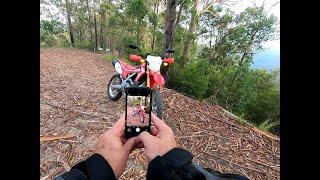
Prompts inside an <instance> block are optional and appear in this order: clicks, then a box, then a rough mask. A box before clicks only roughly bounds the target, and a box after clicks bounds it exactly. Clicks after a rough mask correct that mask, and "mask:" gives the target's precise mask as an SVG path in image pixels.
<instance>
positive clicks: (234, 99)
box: [169, 59, 280, 133]
mask: <svg viewBox="0 0 320 180" xmlns="http://www.w3.org/2000/svg"><path fill="white" fill-rule="evenodd" d="M243 68H244V69H245V70H241V73H239V75H238V76H237V77H236V79H235V80H234V84H233V86H231V87H230V82H232V80H233V77H234V74H235V73H236V72H239V67H236V66H234V67H221V66H215V65H212V64H210V63H209V61H206V60H203V59H194V60H192V62H191V63H189V64H188V65H187V66H186V67H185V68H181V67H180V66H179V65H177V64H175V65H174V68H173V70H172V74H171V79H170V84H169V85H170V88H173V89H176V90H178V91H180V92H183V93H185V94H187V95H189V96H191V97H194V98H197V99H200V100H202V99H205V100H206V101H209V102H211V103H212V104H219V105H221V106H222V107H224V108H226V109H228V110H229V111H231V112H233V113H235V114H236V115H238V116H239V117H240V118H239V121H240V122H241V123H246V124H248V122H249V123H252V124H256V125H259V124H261V123H262V122H264V121H266V120H268V122H269V123H268V125H269V126H270V127H269V126H267V127H269V128H268V130H269V131H272V132H274V133H278V130H279V122H280V88H279V86H278V84H277V83H275V82H276V80H277V79H278V78H279V77H278V75H279V74H278V73H275V72H274V71H272V72H268V71H265V70H259V69H254V70H253V69H249V68H248V67H243ZM271 125H272V126H271Z"/></svg>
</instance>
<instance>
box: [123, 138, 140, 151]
mask: <svg viewBox="0 0 320 180" xmlns="http://www.w3.org/2000/svg"><path fill="white" fill-rule="evenodd" d="M136 139H137V137H132V138H130V139H128V140H127V141H126V143H125V144H124V145H123V149H124V150H125V151H126V152H127V153H128V154H130V153H131V151H132V150H133V149H134V148H135V145H136Z"/></svg>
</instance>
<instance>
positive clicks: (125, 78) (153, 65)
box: [107, 45, 174, 118]
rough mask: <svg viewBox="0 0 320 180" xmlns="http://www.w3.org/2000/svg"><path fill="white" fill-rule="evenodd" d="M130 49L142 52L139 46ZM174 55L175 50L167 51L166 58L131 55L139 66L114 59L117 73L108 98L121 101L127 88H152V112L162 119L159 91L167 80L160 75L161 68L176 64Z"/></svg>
mask: <svg viewBox="0 0 320 180" xmlns="http://www.w3.org/2000/svg"><path fill="white" fill-rule="evenodd" d="M129 48H131V49H138V50H139V52H141V50H140V48H139V47H138V46H135V45H129ZM173 53H174V50H173V49H167V50H166V51H165V57H164V58H161V57H160V56H151V55H150V54H146V58H143V57H142V55H136V54H130V57H129V59H130V60H131V61H133V62H140V63H141V64H140V65H138V66H132V65H129V64H127V63H125V62H123V61H121V60H119V59H113V60H112V65H113V67H114V68H115V70H116V73H115V74H114V75H113V76H112V77H111V79H110V81H109V83H108V86H107V96H108V98H109V99H110V100H112V101H117V100H119V99H120V98H121V96H122V94H124V89H125V88H126V87H130V86H139V87H142V86H144V87H150V88H151V89H152V112H153V113H154V114H156V115H157V117H159V118H162V114H163V102H162V97H161V94H160V92H159V91H160V89H161V88H162V87H163V86H164V84H165V80H164V78H163V76H162V75H161V73H160V68H161V66H162V65H163V66H168V65H170V64H173V63H174V58H172V54H173Z"/></svg>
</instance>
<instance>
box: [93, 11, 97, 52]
mask: <svg viewBox="0 0 320 180" xmlns="http://www.w3.org/2000/svg"><path fill="white" fill-rule="evenodd" d="M95 9H96V8H94V9H93V18H94V37H95V46H94V47H95V50H97V49H98V31H97V16H96V10H95Z"/></svg>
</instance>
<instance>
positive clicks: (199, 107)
mask: <svg viewBox="0 0 320 180" xmlns="http://www.w3.org/2000/svg"><path fill="white" fill-rule="evenodd" d="M113 73H114V69H113V68H112V65H111V63H110V62H106V61H103V60H102V56H101V55H100V54H94V53H91V52H88V51H84V50H77V49H41V52H40V81H41V84H40V134H41V136H59V135H65V134H68V133H71V134H74V135H75V137H74V138H69V139H61V140H55V141H45V142H41V144H40V172H41V177H48V179H52V178H53V177H54V176H56V175H58V174H60V173H62V172H63V171H66V170H69V169H70V167H71V166H73V165H74V164H76V163H77V162H79V161H81V160H83V159H85V158H87V157H89V156H90V155H91V154H92V148H93V147H94V145H95V143H96V141H97V138H98V136H99V135H100V134H101V133H102V132H104V131H105V130H106V129H108V128H109V127H111V126H112V124H113V123H114V122H115V121H116V120H117V119H118V117H119V116H120V114H121V113H123V111H124V98H121V99H120V100H119V101H117V102H113V101H110V100H108V99H106V98H105V90H106V89H105V88H106V85H107V83H108V80H109V78H110V77H111V76H112V74H113ZM161 93H162V95H163V97H164V108H165V110H164V120H165V121H166V122H167V123H168V124H169V125H170V126H171V127H172V129H173V130H174V132H175V134H176V138H177V141H178V144H179V146H180V147H184V148H186V149H187V150H189V151H191V152H192V153H193V155H194V162H196V163H199V164H200V165H203V166H205V167H211V168H213V169H216V170H218V171H222V172H231V173H240V174H244V175H246V176H248V177H249V178H251V179H280V167H279V165H280V141H279V140H274V139H272V138H269V137H267V136H265V135H263V134H261V133H259V132H257V131H254V130H253V129H252V128H251V127H247V126H243V125H240V124H238V123H237V122H236V121H235V120H234V119H233V118H232V117H230V116H228V115H227V114H226V113H224V111H223V110H222V109H221V108H220V107H219V106H211V105H208V104H206V103H202V102H198V101H195V100H193V99H191V98H188V97H186V96H183V95H182V94H179V93H177V92H175V91H172V90H170V89H164V90H163V91H162V92H161ZM169 107H170V108H169ZM146 170H147V162H146V158H145V155H144V152H143V151H140V150H135V151H134V152H133V153H132V154H131V155H130V160H129V162H128V164H127V168H126V170H125V173H124V174H123V175H122V176H121V177H120V179H130V177H133V179H145V173H146Z"/></svg>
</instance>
